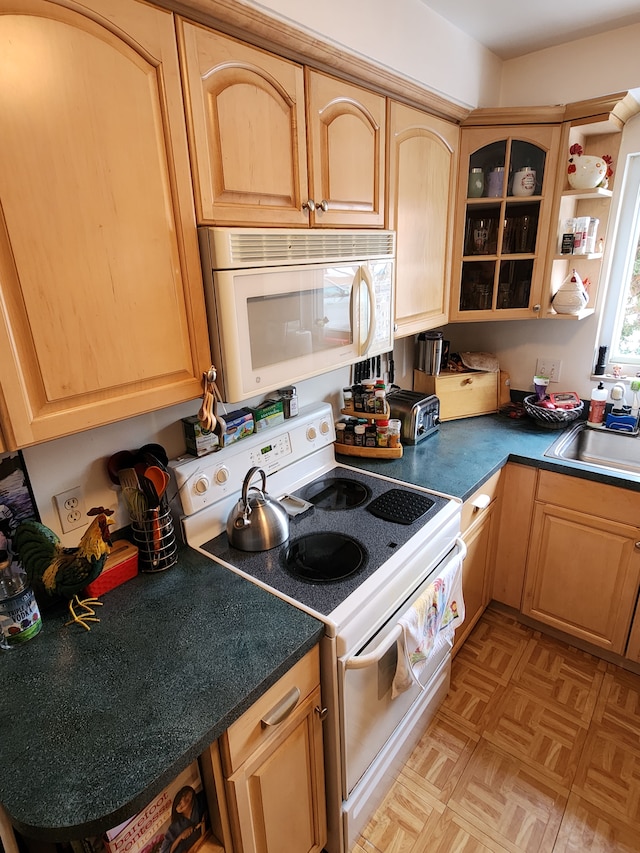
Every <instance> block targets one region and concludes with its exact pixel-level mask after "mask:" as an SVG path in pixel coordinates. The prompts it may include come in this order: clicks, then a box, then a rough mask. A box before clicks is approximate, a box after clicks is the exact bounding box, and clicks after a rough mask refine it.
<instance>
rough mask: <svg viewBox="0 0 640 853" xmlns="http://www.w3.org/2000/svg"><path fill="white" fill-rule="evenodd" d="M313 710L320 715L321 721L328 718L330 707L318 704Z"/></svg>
mask: <svg viewBox="0 0 640 853" xmlns="http://www.w3.org/2000/svg"><path fill="white" fill-rule="evenodd" d="M313 710H314V713H316V714H317V715H318V719H319V720H320V722H322V721H323V720H326V719H327V714H328V713H329V709H328V708H321V707H320V705H316V707H315V708H314V709H313Z"/></svg>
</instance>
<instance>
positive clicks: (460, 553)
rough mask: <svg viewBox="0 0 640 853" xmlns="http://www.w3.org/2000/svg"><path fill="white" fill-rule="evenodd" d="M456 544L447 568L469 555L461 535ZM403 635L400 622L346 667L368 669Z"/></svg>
mask: <svg viewBox="0 0 640 853" xmlns="http://www.w3.org/2000/svg"><path fill="white" fill-rule="evenodd" d="M456 546H457V548H458V550H457V552H456V554H455V556H454V557H451V559H449V560H447V562H446V563H445V564H444V566H443V568H446V567H447V566H448V565H449V564H450V563H451V562H453V560H464V558H465V557H466V555H467V546H466V544H465V542H464V540H463V539H461V538H460V537H459V536H456ZM401 636H402V625H400V623H398V624H397V625H396V626H395V628H394V629H393V631H391V633H390V634H389V636H388V637H387V638H386V639H385V641H384V643H382V644H381V645H380V646H378V648H377V649H376V650H375V652H371V653H370V654H368V655H354V656H353V657H351V658H349V659H348V660H347V661H346V662H345V669H366V668H367V667H368V666H372V665H373V664H376V663H378V661H379V660H381V659H382V658H383V657H384V655H386V653H387V652H388V651H389V649H390V648H391V646H392V645H393V644H394V643H395V642H397V641H398V640H399V639H400V637H401Z"/></svg>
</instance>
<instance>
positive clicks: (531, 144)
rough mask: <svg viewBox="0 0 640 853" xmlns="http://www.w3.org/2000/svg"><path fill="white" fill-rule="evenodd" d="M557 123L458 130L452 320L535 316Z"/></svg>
mask: <svg viewBox="0 0 640 853" xmlns="http://www.w3.org/2000/svg"><path fill="white" fill-rule="evenodd" d="M559 139H560V126H559V125H547V124H541V125H532V126H510V127H467V128H465V127H463V129H462V137H461V157H460V172H459V180H458V197H457V211H458V216H457V234H456V240H455V244H454V259H455V261H454V265H453V269H454V272H453V276H454V278H453V286H452V302H451V311H450V320H451V321H458V322H460V321H464V320H475V321H477V320H481V319H492V320H498V319H505V320H506V319H524V318H527V319H528V318H532V317H537V316H539V312H540V305H541V302H542V301H543V300H542V293H543V286H544V282H543V276H544V271H545V254H546V251H547V244H548V241H549V220H550V209H551V194H552V192H553V188H554V179H555V173H556V168H557V161H558V149H559Z"/></svg>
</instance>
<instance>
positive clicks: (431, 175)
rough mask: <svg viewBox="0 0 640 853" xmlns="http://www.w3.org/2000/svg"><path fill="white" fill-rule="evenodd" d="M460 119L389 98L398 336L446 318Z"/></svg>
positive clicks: (391, 224)
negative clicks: (455, 120)
mask: <svg viewBox="0 0 640 853" xmlns="http://www.w3.org/2000/svg"><path fill="white" fill-rule="evenodd" d="M459 136H460V130H459V128H458V126H457V125H454V124H452V123H450V122H446V121H443V120H441V119H438V118H435V117H434V116H430V115H428V114H427V113H424V112H422V111H421V110H416V109H413V108H412V107H407V106H405V105H404V104H399V103H396V102H395V101H391V102H390V104H389V134H388V146H387V147H388V158H389V166H388V172H387V174H388V184H389V201H388V227H389V228H391V229H393V230H395V231H396V305H395V320H396V326H397V329H396V336H397V337H404V336H406V335H414V334H417V333H418V332H421V331H423V330H424V329H432V328H434V327H435V326H438V325H441V324H443V323H446V322H447V317H448V311H449V280H450V275H451V260H450V259H451V236H450V235H451V234H452V232H453V213H454V203H453V192H454V190H455V178H456V174H457V159H458V140H459Z"/></svg>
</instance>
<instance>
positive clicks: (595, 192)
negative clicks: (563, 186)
mask: <svg viewBox="0 0 640 853" xmlns="http://www.w3.org/2000/svg"><path fill="white" fill-rule="evenodd" d="M612 195H613V191H612V190H605V189H603V188H602V187H595V189H592V190H572V189H568V190H562V197H563V198H577V199H580V198H611V196H612Z"/></svg>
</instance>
